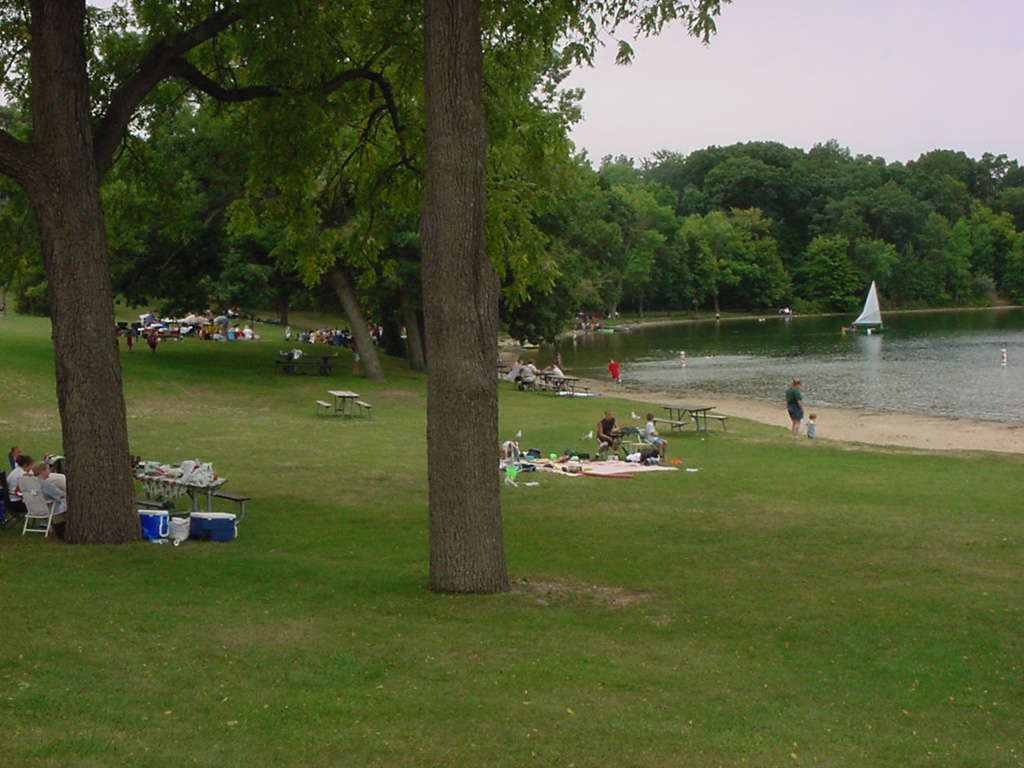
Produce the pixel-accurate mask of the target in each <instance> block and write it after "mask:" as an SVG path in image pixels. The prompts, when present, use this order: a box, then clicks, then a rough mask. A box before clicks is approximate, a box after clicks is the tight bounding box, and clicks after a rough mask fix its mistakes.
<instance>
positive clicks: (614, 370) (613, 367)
mask: <svg viewBox="0 0 1024 768" xmlns="http://www.w3.org/2000/svg"><path fill="white" fill-rule="evenodd" d="M608 373H610V374H611V375H612V381H613V382H614V383H616V384H620V383H621V382H620V381H619V364H618V363H617V362H615V361H614V360H609V361H608Z"/></svg>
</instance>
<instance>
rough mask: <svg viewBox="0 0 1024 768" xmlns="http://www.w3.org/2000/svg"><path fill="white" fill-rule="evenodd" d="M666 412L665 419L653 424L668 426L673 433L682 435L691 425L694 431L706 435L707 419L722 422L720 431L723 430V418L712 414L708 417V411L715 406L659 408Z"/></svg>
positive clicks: (665, 406) (664, 406)
mask: <svg viewBox="0 0 1024 768" xmlns="http://www.w3.org/2000/svg"><path fill="white" fill-rule="evenodd" d="M661 407H662V408H664V409H665V410H666V411H668V418H667V419H655V420H654V421H655V423H661V424H668V425H669V427H670V428H671V430H672V431H673V432H678V433H680V434H682V432H683V430H684V429H686V428H687V427H689V426H690V425H691V424H693V427H694V429H695V430H696V431H697V432H698V433H702V434H707V432H708V418H713V419H720V420H722V429H723V430H724V429H725V421H724V419H725V416H718V415H717V414H712V415H711V416H710V417H709V415H708V412H709V411H713V410H714V409H715V406H713V405H688V404H681V405H663V406H661Z"/></svg>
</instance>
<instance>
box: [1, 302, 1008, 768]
mask: <svg viewBox="0 0 1024 768" xmlns="http://www.w3.org/2000/svg"><path fill="white" fill-rule="evenodd" d="M260 331H261V332H263V333H264V334H265V335H266V336H268V337H269V336H273V337H274V338H273V339H269V338H268V339H265V340H264V341H262V342H258V343H255V342H247V343H243V342H239V343H233V344H216V343H200V342H180V343H166V344H163V345H162V346H161V348H160V349H159V351H158V352H157V353H156V354H155V355H151V354H150V353H149V351H148V349H146V348H145V346H138V345H137V346H136V349H135V351H134V352H133V353H131V354H129V353H128V352H127V351H125V350H124V348H123V347H122V351H121V357H122V361H123V365H124V372H125V390H126V398H127V405H128V413H129V429H130V432H131V445H132V450H133V452H135V453H138V454H141V455H142V456H144V457H145V458H147V459H154V460H158V461H164V462H176V461H180V460H182V459H186V458H198V459H202V460H204V461H212V462H213V463H214V466H215V468H216V469H217V471H218V472H219V473H220V474H222V475H223V476H225V477H227V478H228V479H229V482H228V484H227V486H226V487H225V490H229V491H234V492H236V493H244V494H246V495H250V496H252V501H251V502H250V503H249V505H248V512H247V515H246V518H245V520H244V522H243V523H242V525H241V527H240V535H239V538H238V539H237V540H235V541H233V542H230V543H223V544H217V543H196V542H187V543H186V544H185V545H183V546H181V547H178V548H174V547H169V546H163V547H160V546H154V545H152V544H149V543H139V544H135V545H129V546H118V547H85V546H81V547H73V546H67V545H61V544H57V543H52V542H45V541H41V540H40V539H39V538H38V537H37V538H23V537H21V536H20V533H19V531H16V530H11V529H8V530H6V531H4V532H2V533H0V567H2V573H3V588H2V590H0V637H2V642H0V723H3V727H4V731H3V738H2V740H0V765H4V766H55V767H56V766H104V768H106V767H108V766H111V765H125V766H226V765H228V766H231V765H251V766H264V765H273V766H335V765H358V766H449V765H451V766H509V767H512V766H524V765H538V766H637V767H638V768H639V767H640V766H643V767H644V768H646V767H648V766H743V765H750V766H771V765H787V766H792V765H796V766H799V765H816V766H915V765H929V766H931V765H938V766H981V765H984V766H1016V765H1021V764H1022V763H1024V730H1022V728H1021V726H1020V718H1021V713H1022V712H1024V685H1022V683H1024V680H1022V665H1024V661H1022V654H1021V647H1022V629H1021V627H1022V626H1024V624H1022V616H1021V610H1022V605H1024V600H1022V598H1024V555H1022V544H1024V522H1022V519H1021V518H1022V515H1021V502H1020V496H1021V493H1020V491H1021V482H1020V478H1021V476H1022V472H1021V470H1022V463H1024V460H1022V459H1021V457H1017V456H1004V455H995V454H964V455H950V454H938V453H927V454H923V453H918V452H913V451H896V450H887V449H873V448H867V447H863V446H849V445H842V444H835V443H830V442H828V441H825V440H818V441H815V442H813V443H812V442H811V441H807V440H799V441H795V440H792V439H790V438H789V437H788V430H786V429H784V428H782V427H780V428H778V429H776V428H771V427H766V426H763V425H759V424H755V423H752V422H744V421H740V420H736V419H730V423H729V431H728V433H726V434H712V435H710V436H709V437H708V438H706V439H704V440H701V439H699V438H697V437H696V436H692V435H689V436H684V437H676V438H673V439H672V440H671V446H670V457H676V458H680V459H682V460H683V462H684V467H687V468H691V469H697V470H698V471H697V472H683V471H679V472H663V473H651V474H648V475H639V476H637V477H636V478H634V479H632V480H625V479H614V480H613V479H597V478H578V479H569V478H562V477H557V476H554V475H549V474H544V473H538V474H537V475H536V476H535V477H530V476H521V477H520V480H535V481H536V482H538V483H539V486H537V487H525V486H521V487H520V488H518V489H513V488H508V487H506V486H504V485H503V486H502V487H501V495H502V501H503V509H504V519H505V536H506V550H507V557H508V565H509V571H510V574H511V577H512V578H513V580H514V584H515V588H514V590H513V591H512V592H510V593H508V594H504V595H497V596H486V597H485V596H441V595H435V594H431V593H430V592H428V591H427V589H426V577H427V553H428V549H427V547H428V541H427V493H426V481H425V474H426V455H425V426H426V422H425V385H424V380H423V378H422V377H421V376H419V375H417V374H413V373H410V372H408V371H407V370H406V369H405V367H404V365H403V363H402V362H401V361H386V367H387V374H388V381H387V382H386V383H384V384H375V383H369V382H366V381H365V380H362V379H355V378H353V377H352V376H351V375H350V374H349V372H348V366H347V365H345V366H342V367H341V368H340V369H339V371H338V373H337V375H335V376H334V377H332V378H329V379H328V378H320V377H309V376H306V377H286V376H283V375H281V373H280V372H279V371H278V370H277V366H275V364H274V360H275V359H276V358H277V351H278V349H284V348H288V347H289V346H291V345H287V344H285V343H284V342H283V341H281V340H280V334H281V330H280V329H279V328H276V327H273V326H260ZM0 349H2V359H3V361H4V364H3V366H2V367H0V384H2V391H3V392H4V397H3V399H2V401H0V435H3V437H2V438H0V439H2V440H3V441H4V447H5V451H6V447H8V446H9V445H10V444H13V443H20V444H21V445H22V446H24V448H25V449H26V450H27V451H29V452H31V453H33V454H36V455H42V454H43V453H46V452H58V451H59V450H60V444H59V442H60V430H59V424H58V419H57V415H56V404H55V401H54V394H53V389H54V387H53V362H52V349H51V344H50V341H49V327H48V325H47V324H46V323H45V322H43V321H40V320H37V319H27V318H21V317H13V316H11V317H6V318H0ZM342 354H343V355H345V353H344V352H343V353H342ZM333 388H353V389H355V390H356V391H357V392H359V393H360V394H362V395H363V398H364V399H365V400H367V401H368V402H370V403H372V404H373V405H374V418H373V419H372V420H351V421H343V420H340V419H333V418H317V417H316V416H315V415H314V405H313V402H314V400H315V399H318V398H323V397H324V395H325V394H326V390H327V389H333ZM500 407H501V431H502V436H503V437H510V436H511V435H512V434H514V433H515V431H516V430H519V429H521V430H522V432H523V438H522V440H521V444H522V446H523V447H524V448H527V447H537V448H540V449H541V450H542V451H543V452H544V453H548V452H557V453H561V452H562V451H563V450H564V449H565V448H570V447H575V448H578V449H579V450H587V451H592V450H593V445H592V444H587V443H582V442H580V440H579V438H580V436H581V435H583V434H584V433H585V432H587V431H588V430H589V429H590V428H591V427H592V426H593V424H594V423H595V422H596V421H597V419H598V418H599V417H600V415H601V412H602V411H603V409H604V408H606V407H611V408H613V409H614V410H615V411H616V412H617V414H618V415H619V416H620V417H622V416H626V415H628V414H629V412H630V411H631V410H636V411H638V412H643V411H645V406H644V405H643V404H641V403H636V402H634V401H630V400H628V399H624V400H614V399H610V398H599V399H587V400H585V399H578V400H574V401H566V400H562V399H558V398H554V397H549V396H546V395H542V394H532V393H520V392H513V391H511V390H509V389H506V388H504V387H503V388H502V390H501V393H500ZM625 421H626V422H629V421H630V420H629V419H628V418H627V419H626V420H625ZM716 429H717V428H716ZM96 450H103V446H99V445H98V446H96ZM478 460H479V461H493V460H494V459H493V457H492V456H480V457H479V458H478ZM452 471H453V472H454V471H456V469H455V468H454V467H453V468H452ZM495 478H496V482H497V479H498V475H497V472H496V473H495ZM224 511H228V510H227V509H226V508H225V510H224Z"/></svg>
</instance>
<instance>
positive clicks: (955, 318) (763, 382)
mask: <svg viewBox="0 0 1024 768" xmlns="http://www.w3.org/2000/svg"><path fill="white" fill-rule="evenodd" d="M852 319H853V315H850V316H832V317H795V318H786V317H779V316H769V317H766V318H765V320H764V322H760V321H758V320H757V319H752V320H726V321H722V322H721V323H715V322H714V321H701V322H693V323H676V324H671V325H661V326H656V327H646V328H643V327H642V328H638V329H636V330H633V331H631V332H628V333H596V334H581V335H579V336H578V337H577V338H576V339H575V340H569V339H563V340H561V341H559V343H558V350H559V351H560V352H561V353H562V358H563V360H564V362H565V365H566V369H567V372H568V373H570V374H572V375H578V376H585V377H588V378H608V371H607V365H608V360H609V358H612V357H614V358H615V359H616V360H618V361H619V364H620V366H621V368H622V378H623V380H633V381H638V382H640V383H643V384H646V385H649V386H652V387H657V388H659V389H663V390H666V391H670V392H674V393H678V394H680V395H685V394H686V393H687V392H690V391H694V390H697V391H702V392H720V393H722V394H728V395H736V396H740V397H753V398H758V399H762V400H777V401H779V402H781V401H782V400H783V397H784V394H785V390H786V387H787V386H788V385H789V382H790V380H791V379H794V378H797V379H801V380H802V381H803V391H804V397H805V398H806V400H807V402H808V403H809V404H810V405H814V404H822V405H834V406H845V407H851V408H870V409H873V410H882V411H885V410H889V411H901V412H906V413H924V414H931V415H941V416H960V417H969V418H975V419H985V420H990V421H1024V309H1017V308H1013V309H997V310H976V311H950V312H907V313H888V314H887V315H886V318H885V321H886V327H887V329H888V330H887V331H886V333H885V334H884V335H876V336H843V335H842V334H841V333H840V328H841V327H842V326H843V325H844V324H848V323H849V322H850V321H851V320H852ZM1003 349H1005V350H1006V353H1007V364H1006V365H1005V366H1003V365H1002V361H1001V359H1002V350H1003ZM681 351H685V352H686V365H685V366H684V365H683V364H682V363H681V361H680V352H681ZM551 354H552V352H551V350H549V349H542V350H541V351H540V354H539V356H538V362H541V363H543V364H545V365H546V364H547V363H548V362H550V360H549V359H548V358H549V357H550V356H551Z"/></svg>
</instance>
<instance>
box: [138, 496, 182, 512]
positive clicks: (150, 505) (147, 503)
mask: <svg viewBox="0 0 1024 768" xmlns="http://www.w3.org/2000/svg"><path fill="white" fill-rule="evenodd" d="M135 503H136V504H137V505H138V507H139V509H167V510H168V511H169V510H171V509H174V502H173V501H156V500H155V499H136V500H135ZM168 504H170V505H171V506H170V507H169V508H168V507H167V505H168Z"/></svg>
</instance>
